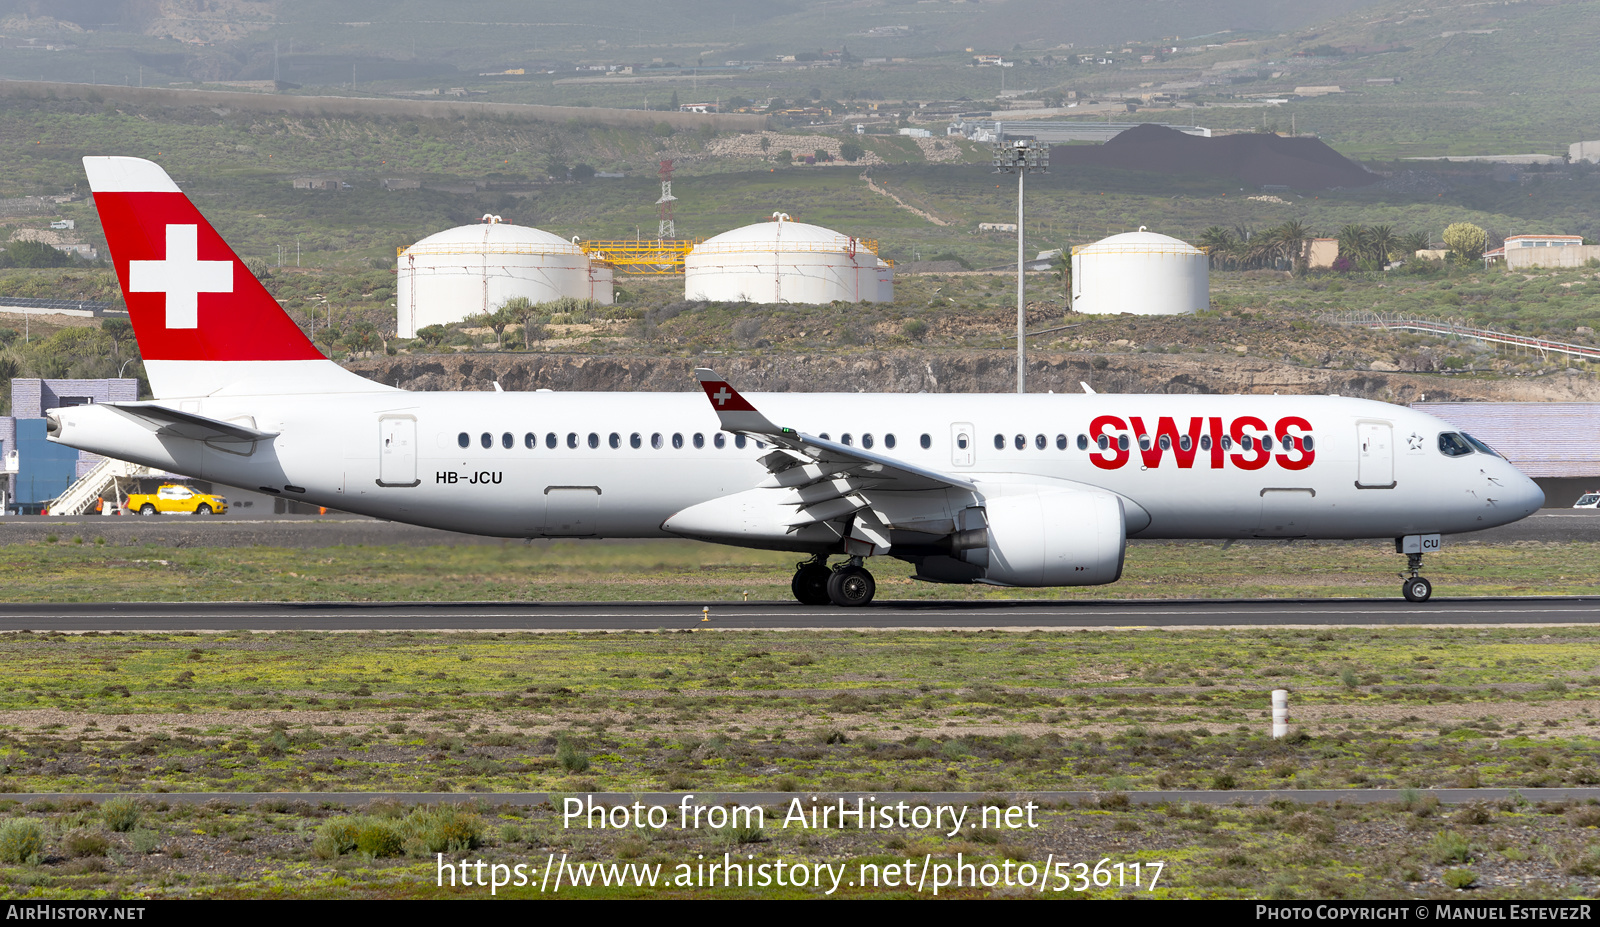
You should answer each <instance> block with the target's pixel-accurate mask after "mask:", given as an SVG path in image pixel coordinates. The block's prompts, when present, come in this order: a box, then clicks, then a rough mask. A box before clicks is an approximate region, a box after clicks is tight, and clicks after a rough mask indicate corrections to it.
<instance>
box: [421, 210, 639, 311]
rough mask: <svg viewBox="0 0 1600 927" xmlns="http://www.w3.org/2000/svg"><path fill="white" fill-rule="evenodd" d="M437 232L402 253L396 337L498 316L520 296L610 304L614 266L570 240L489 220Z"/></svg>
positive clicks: (491, 217)
mask: <svg viewBox="0 0 1600 927" xmlns="http://www.w3.org/2000/svg"><path fill="white" fill-rule="evenodd" d="M484 220H485V221H484V222H483V223H482V224H479V225H463V226H459V227H457V228H453V229H446V230H445V231H443V232H439V233H437V234H434V235H429V236H428V237H427V238H424V239H422V240H421V241H419V242H417V243H416V244H414V245H412V246H411V247H409V248H407V249H405V250H404V251H402V252H400V260H399V281H398V287H397V292H396V300H395V317H396V321H395V332H396V334H397V335H399V337H401V338H415V337H416V336H417V330H418V329H420V328H425V327H427V326H429V325H447V324H449V323H451V322H459V321H461V320H462V319H464V318H466V317H467V316H470V315H477V314H478V313H480V312H493V311H494V310H495V309H497V308H499V307H500V305H501V304H502V303H504V302H505V301H506V300H508V299H510V298H512V297H514V296H525V297H527V298H528V299H530V300H532V301H533V302H536V303H542V302H549V301H550V300H554V299H561V298H562V297H572V298H575V299H591V300H594V301H595V302H597V303H605V304H610V302H611V300H612V289H611V283H612V272H611V265H609V264H607V263H605V262H604V261H599V260H593V259H591V258H590V257H589V256H588V255H587V254H584V253H583V249H581V248H579V247H578V246H577V245H575V244H573V243H572V242H570V241H567V240H566V239H564V238H561V237H559V236H556V235H552V234H550V233H549V232H544V231H540V230H539V229H536V228H530V227H528V226H525V225H511V224H510V223H507V222H501V221H499V218H498V217H496V216H485V217H484Z"/></svg>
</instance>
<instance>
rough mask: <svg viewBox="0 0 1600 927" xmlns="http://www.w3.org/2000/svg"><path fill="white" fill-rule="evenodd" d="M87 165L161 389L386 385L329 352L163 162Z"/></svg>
mask: <svg viewBox="0 0 1600 927" xmlns="http://www.w3.org/2000/svg"><path fill="white" fill-rule="evenodd" d="M83 166H84V170H85V171H86V172H87V173H88V175H89V188H90V189H91V190H93V191H94V202H95V208H96V209H98V210H99V212H100V222H101V225H102V226H103V227H104V229H105V235H106V243H107V245H109V246H110V248H111V260H112V262H113V263H114V264H115V265H116V269H117V281H118V282H119V283H120V284H121V285H122V293H123V297H124V299H126V300H127V304H128V314H129V317H130V318H131V319H132V322H133V330H134V334H135V335H136V336H137V337H138V339H139V351H140V353H141V354H142V355H143V357H144V362H145V372H146V374H147V375H148V376H149V378H150V387H151V389H152V390H153V391H154V392H155V394H156V396H157V398H169V397H177V396H210V395H217V394H224V393H226V394H235V395H239V394H270V393H308V392H309V393H320V392H358V391H366V390H381V389H384V387H382V386H380V385H378V384H376V383H373V382H371V381H370V380H366V379H363V378H361V377H358V376H356V375H355V374H352V373H350V372H348V371H346V370H345V369H344V368H342V367H340V366H339V365H337V364H335V363H333V362H332V361H330V360H328V359H327V358H326V357H324V356H323V355H322V352H320V351H318V350H317V349H316V346H314V345H313V344H312V343H311V340H310V339H309V338H307V337H306V336H305V333H304V332H302V331H301V330H300V327H299V326H298V325H296V324H295V323H294V320H293V319H291V318H289V315H288V313H286V312H284V311H283V307H281V306H279V305H278V302H277V300H275V299H273V298H272V295H271V294H269V293H268V292H267V291H266V288H264V287H263V286H262V285H261V282H260V281H258V280H257V279H256V278H255V276H254V275H253V274H251V273H250V269H249V268H248V267H246V266H245V264H244V262H243V261H241V260H240V259H239V256H238V255H236V254H234V253H233V249H232V248H230V247H228V244H227V242H224V241H223V240H222V237H221V236H220V235H218V234H217V232H216V230H215V229H213V228H212V227H211V223H209V222H207V221H206V218H205V216H202V215H201V214H200V211H199V210H198V209H196V208H195V206H194V204H193V203H191V202H190V201H189V198H188V197H187V196H185V195H184V194H183V191H181V190H179V189H178V185H177V184H175V183H173V182H172V178H170V177H168V176H167V172H166V171H164V170H162V169H161V167H160V166H159V165H156V164H154V163H152V162H150V161H145V160H143V159H140V158H116V157H94V158H84V159H83Z"/></svg>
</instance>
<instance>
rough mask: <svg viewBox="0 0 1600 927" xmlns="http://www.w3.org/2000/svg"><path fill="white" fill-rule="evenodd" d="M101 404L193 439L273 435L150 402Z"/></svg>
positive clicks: (152, 426)
mask: <svg viewBox="0 0 1600 927" xmlns="http://www.w3.org/2000/svg"><path fill="white" fill-rule="evenodd" d="M101 405H103V406H106V407H107V408H110V409H115V410H116V411H117V412H118V413H120V414H122V415H124V416H127V417H128V418H131V419H133V420H135V421H137V422H138V423H139V424H141V425H143V426H144V427H146V428H148V429H150V431H152V432H154V433H155V434H158V435H169V436H171V437H175V438H190V439H193V440H195V441H218V440H222V441H265V440H267V439H269V438H275V437H277V436H278V433H277V432H275V431H258V430H256V429H254V428H249V427H246V426H244V425H240V424H237V423H235V422H224V421H221V420H219V419H214V418H207V417H205V416H204V415H196V414H195V413H193V412H180V411H179V410H177V409H172V408H168V407H167V406H163V405H160V404H158V403H154V402H104V403H101Z"/></svg>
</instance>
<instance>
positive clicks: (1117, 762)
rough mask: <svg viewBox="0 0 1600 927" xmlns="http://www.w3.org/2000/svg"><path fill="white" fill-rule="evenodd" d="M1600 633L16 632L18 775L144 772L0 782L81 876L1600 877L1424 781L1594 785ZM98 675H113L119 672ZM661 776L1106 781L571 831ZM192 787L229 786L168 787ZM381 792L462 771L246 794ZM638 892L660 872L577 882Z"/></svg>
mask: <svg viewBox="0 0 1600 927" xmlns="http://www.w3.org/2000/svg"><path fill="white" fill-rule="evenodd" d="M1593 646H1594V641H1593V633H1592V631H1591V630H1590V629H1589V628H1586V627H1569V628H1561V627H1543V628H1532V629H1525V630H1523V629H1505V628H1465V629H1449V628H1360V629H1348V630H1298V629H1288V630H1285V629H1265V630H1243V629H1233V630H1182V631H1172V630H1170V629H1169V630H1161V631H1142V630H1119V631H1077V632H1038V631H1034V632H905V631H901V632H853V631H817V632H760V631H758V632H738V633H684V632H682V631H673V630H662V631H657V632H646V633H623V634H582V633H565V634H561V633H558V634H508V633H464V634H439V633H415V632H412V633H360V634H329V633H315V632H288V633H278V634H248V633H242V634H239V633H236V634H220V635H219V634H161V633H153V634H144V633H132V634H120V633H113V634H99V635H66V634H30V633H21V634H7V635H4V636H0V659H3V660H4V661H5V662H6V665H7V666H8V668H14V669H11V670H10V671H9V672H8V676H7V681H6V685H4V686H0V764H3V766H4V769H5V772H4V773H3V778H0V786H3V787H4V788H5V789H7V790H11V791H32V792H41V791H52V792H96V791H98V792H107V791H119V792H120V791H134V792H137V793H140V794H139V795H138V797H136V798H134V799H133V800H131V801H130V800H129V799H127V798H121V797H119V798H113V799H110V800H108V801H107V802H106V803H105V804H104V805H102V806H101V807H99V808H95V807H94V806H92V805H91V804H89V803H87V802H83V801H81V800H65V801H62V800H56V801H43V800H34V801H30V802H28V803H27V804H26V805H19V804H18V803H17V802H15V801H0V813H3V814H5V815H7V818H8V820H7V822H6V823H5V824H4V825H3V826H0V862H3V863H5V864H6V865H5V866H3V867H0V885H4V886H5V887H6V888H7V889H9V890H11V891H14V892H22V891H25V890H27V889H30V888H34V889H37V888H40V887H42V888H44V889H45V890H47V891H49V892H50V893H51V896H52V897H71V898H93V897H105V896H108V895H116V896H119V897H124V898H129V897H187V896H211V895H221V896H225V897H257V896H268V895H272V896H275V895H281V894H294V895H308V894H309V895H314V896H318V897H432V896H439V895H472V894H476V893H477V892H476V891H475V890H472V889H463V888H461V887H460V886H459V885H458V886H457V887H455V888H453V889H452V888H450V886H449V884H448V882H447V884H446V885H445V886H444V887H443V888H440V887H437V883H436V881H435V879H434V878H433V875H434V871H435V870H434V867H435V865H436V859H437V857H436V856H435V854H441V853H442V854H444V855H445V859H446V860H447V861H455V860H458V859H462V858H467V859H475V858H483V859H486V860H488V861H489V862H491V863H492V862H499V861H504V862H508V863H516V862H532V861H534V860H539V861H543V860H545V859H546V858H547V856H548V857H549V858H550V859H555V858H559V857H562V856H563V855H565V857H566V858H567V859H568V860H570V861H574V862H586V863H587V862H592V861H599V862H602V863H607V862H610V861H624V862H641V863H646V864H652V865H654V864H661V865H665V866H672V865H676V864H677V863H680V862H683V861H685V860H693V859H694V858H695V856H696V854H704V855H705V856H706V858H710V857H711V856H712V855H718V858H720V855H719V854H721V853H723V852H725V851H726V852H737V853H740V854H748V855H749V857H750V858H751V859H754V860H756V861H771V860H775V859H785V860H790V861H805V860H833V861H835V862H837V861H840V860H844V861H848V862H849V863H850V864H851V865H852V866H853V865H856V864H858V863H860V862H879V863H888V862H894V861H896V860H903V859H905V858H913V859H919V858H921V857H922V856H923V855H924V854H929V855H932V856H933V857H934V858H935V859H936V860H939V861H948V860H951V859H953V858H954V856H955V855H956V854H957V853H960V854H962V856H963V858H964V859H967V860H977V861H990V860H992V861H996V862H998V861H1001V860H1004V859H1011V860H1013V861H1017V862H1024V861H1030V860H1031V861H1033V862H1034V863H1036V864H1037V863H1038V862H1040V861H1041V860H1042V859H1043V858H1044V857H1045V855H1046V854H1048V853H1050V852H1058V853H1059V850H1060V846H1061V845H1062V841H1063V840H1069V839H1074V838H1073V837H1072V835H1075V839H1089V840H1090V842H1091V845H1092V846H1093V848H1094V849H1093V852H1094V854H1095V855H1094V857H1093V858H1092V859H1091V860H1090V863H1091V866H1092V863H1093V862H1094V860H1098V859H1099V858H1101V857H1102V856H1109V857H1111V858H1112V860H1113V862H1116V861H1133V860H1140V861H1142V862H1145V863H1151V862H1155V861H1164V862H1165V863H1166V864H1167V868H1166V869H1165V872H1164V874H1163V876H1162V880H1161V886H1158V889H1157V895H1158V897H1265V896H1269V895H1270V896H1272V897H1278V898H1290V897H1300V896H1307V897H1317V898H1334V897H1370V896H1374V895H1377V896H1391V895H1393V894H1395V893H1397V892H1401V891H1406V892H1409V893H1413V894H1416V893H1420V894H1421V895H1423V896H1430V897H1431V896H1444V895H1445V894H1446V893H1449V892H1452V891H1455V890H1457V889H1460V888H1464V887H1466V886H1468V885H1473V886H1475V890H1476V891H1478V892H1481V893H1483V894H1484V895H1486V896H1487V897H1549V896H1551V895H1552V894H1561V893H1563V892H1566V893H1576V894H1592V892H1593V891H1594V890H1595V888H1596V887H1597V886H1596V885H1595V884H1593V883H1592V881H1590V880H1593V879H1594V878H1595V877H1596V876H1597V875H1600V865H1597V864H1596V860H1600V838H1597V837H1596V830H1595V828H1596V827H1597V826H1600V806H1596V805H1594V804H1592V803H1588V804H1585V803H1579V802H1551V803H1541V804H1530V803H1529V802H1526V801H1524V800H1522V799H1520V798H1517V797H1516V796H1515V794H1513V795H1512V796H1511V797H1509V798H1506V799H1504V800H1500V801H1493V802H1477V803H1473V804H1469V805H1462V806H1459V807H1455V808H1450V807H1446V806H1442V805H1441V804H1440V803H1439V802H1438V800H1437V799H1436V798H1434V797H1433V796H1432V795H1431V794H1429V792H1428V789H1430V788H1432V787H1436V786H1456V787H1479V786H1493V787H1510V788H1514V789H1519V788H1534V787H1546V786H1559V785H1594V784H1596V783H1600V770H1597V769H1596V766H1595V761H1594V757H1595V756H1596V752H1597V750H1600V739H1597V738H1600V714H1597V709H1596V701H1595V698H1594V693H1595V691H1596V686H1600V677H1597V676H1595V675H1594V671H1595V667H1594V659H1593ZM108 673H109V675H108ZM1347 674H1349V675H1354V676H1355V677H1356V682H1357V684H1356V685H1354V686H1351V685H1347V684H1342V682H1343V677H1344V676H1346V675H1347ZM104 679H114V680H116V684H115V685H114V686H110V687H103V688H107V689H110V690H116V691H111V692H110V694H109V695H108V694H104V693H102V692H99V691H97V690H96V689H95V687H96V686H99V685H100V684H101V681H102V680H104ZM974 680H981V681H980V682H974ZM1552 680H1554V681H1560V682H1563V683H1564V685H1563V688H1562V689H1561V690H1560V691H1556V690H1554V689H1553V688H1551V687H1550V686H1549V685H1548V683H1550V682H1551V681H1552ZM1272 688H1287V689H1289V690H1290V691H1291V692H1292V696H1291V703H1290V704H1291V709H1290V710H1291V719H1292V722H1293V724H1294V726H1295V727H1294V730H1293V731H1292V732H1291V735H1290V736H1289V737H1287V738H1284V739H1281V740H1274V739H1272V738H1271V737H1269V736H1268V735H1267V731H1266V727H1267V718H1266V714H1267V712H1266V708H1267V697H1266V696H1267V691H1268V690H1269V689H1272ZM57 719H66V720H57ZM575 756H582V757H583V758H584V762H583V763H576V762H573V761H572V760H571V758H572V757H575ZM1343 787H1380V788H1390V789H1394V790H1396V791H1395V794H1396V795H1397V796H1398V798H1399V800H1398V801H1395V802H1390V803H1387V804H1381V805H1361V804H1343V803H1342V804H1338V805H1334V806H1327V805H1320V806H1316V805H1306V804H1302V803H1297V802H1294V801H1292V800H1279V801H1276V802H1273V803H1272V804H1271V805H1270V806H1264V807H1262V806H1255V807H1251V806H1243V805H1240V806H1211V805H1199V804H1189V803H1166V804H1161V805H1155V806H1144V807H1141V806H1136V805H1134V804H1131V803H1130V802H1129V801H1128V799H1127V797H1126V796H1125V795H1124V794H1122V790H1132V789H1141V790H1142V789H1155V788H1162V789H1182V788H1216V789H1229V790H1231V789H1262V788H1273V789H1278V790H1282V791H1285V792H1288V793H1290V794H1292V793H1293V791H1294V790H1297V789H1311V788H1334V789H1337V788H1343ZM663 789H666V790H672V791H679V792H694V793H696V794H701V795H703V794H706V793H709V792H748V791H780V792H792V793H794V795H795V796H796V797H797V798H802V799H804V797H805V796H808V795H813V794H820V793H829V792H838V791H864V792H875V793H879V794H881V793H882V792H884V791H911V792H936V791H972V792H992V793H996V794H1012V793H1016V792H1034V793H1038V792H1052V791H1063V790H1077V791H1090V792H1094V793H1097V794H1098V795H1099V798H1098V800H1093V799H1091V800H1087V801H1084V802H1082V803H1062V804H1056V805H1053V804H1051V803H1050V802H1048V801H1046V802H1044V803H1043V805H1042V807H1040V808H1039V810H1038V824H1039V826H1038V827H1037V828H1018V829H1014V830H1009V831H996V830H991V829H983V830H975V831H970V832H968V831H963V832H961V833H951V832H949V831H948V830H947V829H941V830H935V829H927V830H919V829H915V828H912V829H907V830H902V829H898V828H891V829H887V830H874V831H861V830H856V829H853V828H844V829H840V828H837V827H823V828H819V829H812V828H797V827H793V826H789V825H785V824H784V823H782V821H783V814H784V808H783V807H782V806H774V807H771V808H768V809H767V810H766V816H765V820H764V822H759V823H757V822H751V821H744V822H737V823H734V824H731V825H728V826H715V827H714V826H709V825H708V826H704V827H688V828H684V827H680V826H676V824H672V825H669V826H667V827H664V828H657V827H648V828H633V827H624V828H609V827H608V828H590V827H583V826H564V825H563V823H562V821H561V819H560V817H559V816H558V813H557V812H558V811H559V810H560V808H561V805H560V801H561V799H562V797H563V796H565V795H571V794H574V793H587V792H596V791H605V792H612V793H621V794H624V795H626V794H628V793H633V792H641V791H658V790H663ZM179 790H204V791H211V792H216V793H218V794H217V796H216V798H214V799H212V800H210V801H208V802H206V803H204V804H182V803H169V802H168V801H166V800H165V799H164V797H163V792H165V791H179ZM379 790H399V791H429V792H459V793H465V794H463V795H462V796H461V802H460V803H458V804H453V805H452V804H445V805H433V804H430V805H422V806H407V805H404V804H397V803H393V802H386V801H376V802H372V803H370V804H367V805H365V806H364V807H358V808H346V807H341V806H339V805H337V804H335V803H332V802H328V801H306V800H302V799H299V798H293V799H291V798H290V797H287V796H286V797H283V798H269V799H267V800H265V801H262V802H260V803H258V804H255V805H253V806H252V805H245V804H242V803H240V802H239V801H237V800H230V799H229V795H228V793H230V792H235V791H267V792H273V791H283V792H299V793H306V792H317V791H379ZM479 791H535V792H547V793H550V794H551V795H552V804H551V805H548V806H543V807H537V808H518V807H510V806H496V805H494V804H492V803H490V802H487V801H483V800H474V799H473V796H472V794H471V793H473V792H479ZM929 800H930V801H938V800H939V799H938V797H937V796H934V795H930V796H929ZM130 811H131V812H133V813H132V814H130V813H128V812H130ZM972 813H973V814H977V813H978V812H977V810H976V809H975V810H974V811H973V812H972ZM135 814H136V817H137V823H136V824H135V825H134V826H132V828H131V829H126V830H124V829H122V828H121V826H120V824H123V823H126V822H127V821H128V820H129V819H130V818H131V817H133V816H134V815H135ZM1052 848H1054V850H1052ZM1574 880H1577V881H1574ZM535 884H537V880H535ZM567 890H568V889H566V888H564V889H563V891H567ZM502 891H504V889H502ZM874 891H875V890H874V889H872V888H871V887H870V886H863V885H856V886H853V887H851V888H850V889H849V891H848V892H847V894H849V893H855V892H866V893H873V892H874ZM1080 891H1086V892H1087V894H1089V895H1090V896H1092V897H1111V896H1129V897H1137V896H1138V895H1140V894H1141V893H1140V892H1138V891H1134V890H1133V889H1131V888H1130V887H1128V886H1123V887H1122V888H1120V889H1119V888H1117V887H1115V886H1101V887H1099V888H1094V887H1092V886H1084V887H1082V888H1081V889H1080ZM619 892H621V893H623V894H649V895H656V894H661V893H663V890H654V891H650V892H640V891H639V890H637V889H621V890H619V889H616V888H611V889H601V888H600V887H599V886H598V885H596V886H593V887H591V888H588V889H578V890H576V891H575V892H574V894H576V895H578V896H583V895H597V896H601V897H608V896H614V895H616V894H617V893H619ZM510 893H511V894H512V895H513V896H520V895H523V894H530V892H528V891H527V890H526V889H524V890H522V891H520V892H519V891H516V890H513V891H511V892H510ZM665 893H666V894H675V895H682V896H685V897H691V896H701V895H704V894H705V891H703V890H700V891H696V890H689V889H678V890H675V891H671V892H665ZM710 894H713V895H717V894H722V892H721V891H720V890H717V891H712V892H710ZM735 894H742V892H741V893H735ZM757 894H760V895H763V896H765V893H763V892H757ZM957 894H960V895H962V896H967V895H971V894H972V892H970V891H969V892H961V893H957ZM983 894H987V892H984V893H983Z"/></svg>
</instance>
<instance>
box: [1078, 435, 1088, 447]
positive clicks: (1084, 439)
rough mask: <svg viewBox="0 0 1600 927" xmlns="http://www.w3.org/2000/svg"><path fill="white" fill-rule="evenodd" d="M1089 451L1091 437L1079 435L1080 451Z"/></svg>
mask: <svg viewBox="0 0 1600 927" xmlns="http://www.w3.org/2000/svg"><path fill="white" fill-rule="evenodd" d="M1088 449H1089V436H1088V435H1078V450H1080V451H1087V450H1088Z"/></svg>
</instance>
